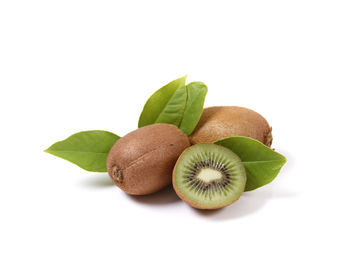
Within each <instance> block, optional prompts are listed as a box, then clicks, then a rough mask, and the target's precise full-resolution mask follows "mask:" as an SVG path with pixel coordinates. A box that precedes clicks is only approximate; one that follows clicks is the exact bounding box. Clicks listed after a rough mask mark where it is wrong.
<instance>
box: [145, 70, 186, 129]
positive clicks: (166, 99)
mask: <svg viewBox="0 0 350 262" xmlns="http://www.w3.org/2000/svg"><path fill="white" fill-rule="evenodd" d="M186 78H187V76H184V77H181V78H179V79H176V80H174V81H172V82H170V83H168V84H167V85H165V86H163V87H162V88H160V89H159V90H158V91H156V92H155V93H154V94H153V95H152V96H151V97H150V98H149V99H148V100H147V102H146V104H145V106H144V108H143V110H142V113H141V115H140V119H139V124H138V127H143V126H147V125H151V124H154V123H169V124H174V125H176V126H178V125H179V124H180V122H181V120H182V115H183V112H184V110H185V106H186V99H187V93H186V88H185V83H186Z"/></svg>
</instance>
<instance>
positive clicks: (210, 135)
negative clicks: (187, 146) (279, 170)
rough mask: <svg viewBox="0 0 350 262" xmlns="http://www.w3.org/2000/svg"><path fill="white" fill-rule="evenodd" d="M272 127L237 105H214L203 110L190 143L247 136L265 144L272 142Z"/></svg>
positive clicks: (262, 118)
mask: <svg viewBox="0 0 350 262" xmlns="http://www.w3.org/2000/svg"><path fill="white" fill-rule="evenodd" d="M271 131H272V128H271V127H270V126H269V123H268V122H267V121H266V119H265V118H264V117H263V116H261V115H260V114H258V113H257V112H255V111H253V110H250V109H248V108H244V107H238V106H214V107H207V108H205V109H204V110H203V113H202V116H201V118H200V120H199V122H198V125H197V127H196V129H195V130H194V132H193V133H192V135H191V136H190V141H191V144H193V145H194V144H200V143H214V142H216V141H218V140H221V139H224V138H227V137H231V136H247V137H250V138H253V139H256V140H258V141H260V142H262V143H263V144H265V145H266V146H269V147H270V146H271V144H272V134H271Z"/></svg>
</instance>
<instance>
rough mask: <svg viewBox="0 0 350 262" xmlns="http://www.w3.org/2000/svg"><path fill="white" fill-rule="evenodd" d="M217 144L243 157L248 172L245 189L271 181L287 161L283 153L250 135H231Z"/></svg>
mask: <svg viewBox="0 0 350 262" xmlns="http://www.w3.org/2000/svg"><path fill="white" fill-rule="evenodd" d="M215 144H218V145H222V146H224V147H227V148H229V149H231V150H232V151H233V152H234V153H236V154H237V155H238V156H239V157H240V158H241V160H242V162H243V164H244V166H245V168H246V172H247V183H246V188H245V191H250V190H254V189H256V188H258V187H262V186H264V185H266V184H268V183H270V182H271V181H272V180H274V179H275V177H276V176H277V174H278V173H279V171H280V170H281V168H282V166H283V165H284V164H285V163H286V162H287V159H286V158H285V157H284V156H283V155H281V154H279V153H277V152H275V151H274V150H272V149H271V148H269V147H267V146H265V145H264V144H263V143H261V142H259V141H257V140H255V139H252V138H249V137H242V136H234V137H229V138H225V139H223V140H219V141H217V142H215Z"/></svg>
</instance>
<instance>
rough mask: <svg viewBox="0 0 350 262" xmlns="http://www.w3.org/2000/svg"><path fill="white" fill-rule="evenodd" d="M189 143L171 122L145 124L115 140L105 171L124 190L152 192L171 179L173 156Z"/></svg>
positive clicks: (138, 192)
mask: <svg viewBox="0 0 350 262" xmlns="http://www.w3.org/2000/svg"><path fill="white" fill-rule="evenodd" d="M189 146H190V142H189V139H188V137H187V136H186V135H185V134H184V133H182V131H181V130H180V129H178V128H177V127H176V126H174V125H169V124H154V125H149V126H145V127H142V128H139V129H136V130H135V131H133V132H131V133H129V134H127V135H125V136H124V137H122V138H120V139H119V140H118V141H117V142H116V143H115V144H114V146H113V147H112V149H111V150H110V152H109V154H108V157H107V171H108V174H109V176H110V177H111V179H112V181H113V182H114V184H115V185H117V186H118V187H120V188H121V189H122V190H123V191H125V192H126V193H128V194H130V195H146V194H151V193H154V192H156V191H158V190H160V189H162V188H164V187H166V186H167V185H169V184H170V183H171V175H172V169H173V167H174V165H175V163H176V160H177V158H178V156H179V155H180V154H181V153H182V152H183V151H184V149H185V148H187V147H189Z"/></svg>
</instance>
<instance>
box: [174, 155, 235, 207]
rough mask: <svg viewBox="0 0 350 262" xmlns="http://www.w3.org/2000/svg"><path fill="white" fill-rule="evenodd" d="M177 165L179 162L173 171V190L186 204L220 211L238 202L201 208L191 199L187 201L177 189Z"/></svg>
mask: <svg viewBox="0 0 350 262" xmlns="http://www.w3.org/2000/svg"><path fill="white" fill-rule="evenodd" d="M181 155H182V154H181ZM181 155H180V156H179V158H178V159H180V157H181ZM176 165H177V162H176V164H175V166H174V169H173V178H172V183H173V188H174V190H175V192H176V194H177V196H178V197H179V198H181V199H182V200H183V201H184V202H186V203H187V204H189V205H190V206H192V207H194V208H197V209H202V210H213V209H219V208H223V207H226V206H229V205H232V204H233V203H234V202H236V201H237V200H238V199H239V198H238V199H236V200H234V201H233V202H231V203H229V204H226V205H221V206H216V207H203V206H200V205H199V204H198V203H195V202H193V201H191V200H189V199H186V197H185V196H184V195H183V194H181V192H180V191H179V190H178V189H177V187H176V183H175V168H176Z"/></svg>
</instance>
